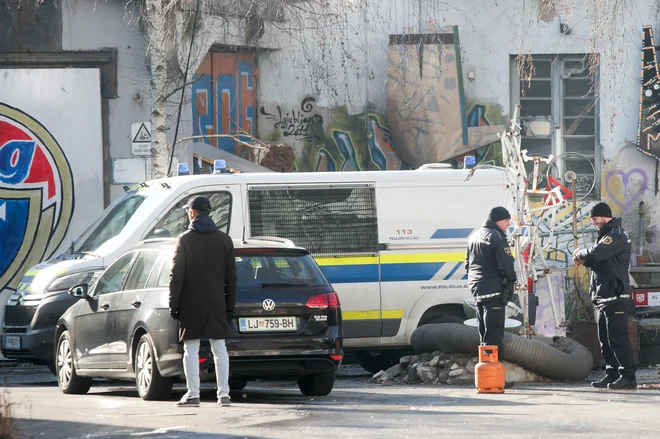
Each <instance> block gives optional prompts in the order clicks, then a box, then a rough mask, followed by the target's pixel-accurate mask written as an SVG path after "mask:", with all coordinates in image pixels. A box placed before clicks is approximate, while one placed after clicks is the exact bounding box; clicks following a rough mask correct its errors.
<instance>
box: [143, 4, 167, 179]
mask: <svg viewBox="0 0 660 439" xmlns="http://www.w3.org/2000/svg"><path fill="white" fill-rule="evenodd" d="M164 6H165V0H147V13H146V17H147V34H148V40H149V55H150V57H151V178H161V177H166V176H167V171H168V166H169V155H170V154H169V148H168V146H167V98H166V96H167V80H168V78H167V60H166V54H167V41H168V35H167V33H166V30H165V25H166V20H165V10H164Z"/></svg>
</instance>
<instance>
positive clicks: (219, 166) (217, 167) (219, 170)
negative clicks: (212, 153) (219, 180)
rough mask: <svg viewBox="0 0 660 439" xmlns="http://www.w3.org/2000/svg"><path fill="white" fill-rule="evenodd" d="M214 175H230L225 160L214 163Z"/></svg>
mask: <svg viewBox="0 0 660 439" xmlns="http://www.w3.org/2000/svg"><path fill="white" fill-rule="evenodd" d="M213 173H214V174H228V173H229V171H228V170H227V162H225V161H224V160H221V159H218V160H215V161H214V162H213Z"/></svg>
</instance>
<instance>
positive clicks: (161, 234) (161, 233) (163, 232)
mask: <svg viewBox="0 0 660 439" xmlns="http://www.w3.org/2000/svg"><path fill="white" fill-rule="evenodd" d="M171 237H172V235H171V234H170V232H169V230H167V229H156V230H154V231H153V233H152V234H151V235H150V236H149V238H171Z"/></svg>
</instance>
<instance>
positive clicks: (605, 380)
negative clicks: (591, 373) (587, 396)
mask: <svg viewBox="0 0 660 439" xmlns="http://www.w3.org/2000/svg"><path fill="white" fill-rule="evenodd" d="M615 381H617V379H616V378H610V377H609V375H605V376H604V377H603V378H601V380H600V381H592V382H591V387H595V388H597V389H607V386H608V385H609V384H611V383H613V382H615Z"/></svg>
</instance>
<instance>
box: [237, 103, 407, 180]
mask: <svg viewBox="0 0 660 439" xmlns="http://www.w3.org/2000/svg"><path fill="white" fill-rule="evenodd" d="M315 103H316V99H315V98H313V97H306V98H304V99H302V100H301V103H300V106H299V108H300V109H299V110H292V111H287V112H285V111H284V110H283V109H282V106H280V105H276V106H275V109H274V110H273V109H268V108H267V107H266V106H262V107H261V108H260V109H259V114H260V115H261V116H263V118H262V122H261V124H262V125H261V126H262V127H263V124H265V123H270V124H272V128H273V129H272V131H271V132H270V134H269V135H267V136H264V137H265V138H264V140H265V141H267V142H270V143H272V144H277V145H278V148H279V149H278V150H281V149H282V148H283V146H286V148H288V149H290V151H291V152H290V153H287V157H293V158H292V160H293V162H292V163H291V165H290V166H291V168H292V169H295V170H296V171H317V172H334V171H368V170H399V169H410V167H409V166H408V164H407V163H405V162H404V161H403V160H402V159H401V158H400V157H399V155H398V154H397V151H396V149H395V147H394V143H393V139H392V133H391V131H390V129H389V127H388V125H387V118H386V117H385V116H382V115H380V114H378V113H375V112H371V111H369V108H367V109H366V110H365V112H364V113H359V114H356V115H350V114H348V112H347V111H346V109H345V108H334V109H329V110H328V109H325V110H322V111H318V110H317V109H316V108H315ZM321 113H323V114H321ZM326 114H327V115H328V116H327V117H324V115H326ZM280 142H281V143H280ZM247 158H249V157H247ZM262 164H263V162H262ZM281 164H282V163H280V165H281ZM286 168H287V167H286V166H285V167H284V168H282V167H281V166H278V170H281V169H286Z"/></svg>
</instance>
